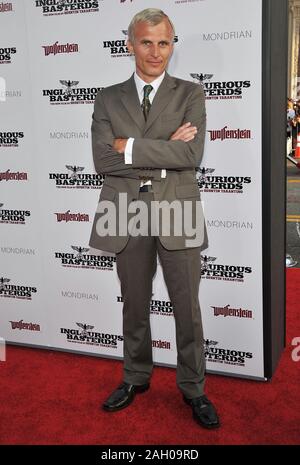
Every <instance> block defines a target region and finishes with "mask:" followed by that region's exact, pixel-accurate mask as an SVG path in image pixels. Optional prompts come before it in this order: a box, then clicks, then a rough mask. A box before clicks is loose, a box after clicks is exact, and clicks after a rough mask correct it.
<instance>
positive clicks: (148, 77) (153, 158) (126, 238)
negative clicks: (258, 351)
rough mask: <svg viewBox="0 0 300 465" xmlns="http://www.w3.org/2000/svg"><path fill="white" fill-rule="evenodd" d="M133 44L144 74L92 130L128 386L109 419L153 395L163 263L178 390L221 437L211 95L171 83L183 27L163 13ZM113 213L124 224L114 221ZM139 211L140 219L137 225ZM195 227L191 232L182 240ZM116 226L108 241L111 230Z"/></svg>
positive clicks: (145, 21)
mask: <svg viewBox="0 0 300 465" xmlns="http://www.w3.org/2000/svg"><path fill="white" fill-rule="evenodd" d="M128 37H129V39H128V43H127V46H128V48H129V50H130V52H131V53H132V54H133V55H134V56H135V64H136V71H135V73H134V74H133V76H132V77H131V78H130V79H129V80H127V81H125V82H123V83H121V84H117V85H114V86H110V87H107V88H105V89H104V90H102V91H101V92H99V93H98V95H97V98H96V101H95V107H94V114H93V122H92V144H93V156H94V163H95V168H96V171H97V172H99V173H105V175H106V177H105V181H104V185H103V187H102V191H101V194H100V201H99V204H98V209H97V213H96V215H95V220H94V224H93V230H92V234H91V240H90V245H91V246H92V247H94V248H97V249H100V250H105V251H109V252H114V253H116V264H117V272H118V276H119V278H120V282H121V291H122V297H123V301H124V306H123V335H124V378H123V382H122V384H121V385H120V386H119V387H118V388H117V389H116V390H115V391H114V392H113V393H112V394H111V395H110V396H109V398H108V399H107V400H106V401H105V402H104V404H103V408H104V410H106V411H109V412H114V411H117V410H120V409H122V408H125V407H127V406H128V405H129V404H131V402H132V401H133V400H134V398H135V395H136V394H137V393H142V392H145V391H146V390H148V388H149V386H150V378H151V373H152V369H153V361H152V340H151V329H150V321H149V318H150V315H149V314H150V300H151V295H152V280H153V276H154V274H155V271H156V263H157V255H158V257H159V260H160V262H161V265H162V269H163V274H164V279H165V282H166V285H167V288H168V292H169V296H170V299H171V301H172V304H173V309H174V316H175V326H176V345H177V353H178V357H177V385H178V387H179V389H180V390H181V392H182V394H183V399H184V401H185V402H186V403H187V404H188V405H190V406H191V408H192V411H193V416H194V418H195V419H196V421H197V422H198V423H199V424H200V425H202V426H203V427H205V428H216V427H218V426H219V419H218V415H217V412H216V410H215V408H214V406H213V404H212V403H211V402H210V401H209V400H208V398H207V397H206V396H205V394H204V378H205V375H204V373H205V358H204V345H203V332H202V323H201V314H200V307H199V300H198V291H199V282H200V275H201V262H200V246H201V245H202V243H203V240H204V221H203V212H202V208H201V202H200V194H199V189H198V185H197V180H196V168H197V167H198V166H199V164H200V160H201V158H202V154H203V146H204V137H205V127H206V112H205V99H204V92H203V89H202V87H201V86H199V85H197V84H194V83H192V82H188V81H183V80H181V79H177V78H174V77H171V76H169V75H168V74H167V73H166V67H167V64H168V61H169V58H170V57H171V54H172V51H173V42H174V27H173V24H172V22H171V21H170V19H169V17H168V16H167V15H166V14H165V13H164V12H162V11H161V10H157V9H152V8H151V9H146V10H143V11H141V12H140V13H138V14H136V15H135V16H134V18H133V19H132V21H131V23H130V25H129V29H128ZM174 202H175V203H174ZM187 204H189V207H187ZM110 205H112V206H113V207H114V208H113V209H112V212H113V215H115V218H112V217H111V216H112V214H110V215H109V214H108V213H109V206H110ZM136 205H138V206H139V208H140V212H141V213H142V214H141V216H138V215H136V216H134V215H133V213H134V208H135V206H136ZM153 205H156V208H157V205H160V206H162V205H164V206H167V207H166V209H165V211H163V210H164V209H163V208H162V209H161V211H162V216H163V217H164V213H166V211H167V212H168V213H170V215H169V224H168V226H169V228H167V231H168V232H167V233H165V230H164V225H163V224H160V220H159V218H160V217H159V215H157V209H156V210H155V208H154V209H152V207H153ZM170 205H173V206H174V211H173V215H172V211H171V210H172V209H170V208H169V210H168V206H169V207H170ZM143 206H145V207H146V208H142V207H143ZM158 209H159V208H158ZM176 209H177V210H176ZM155 212H156V213H155ZM178 212H179V213H180V214H178ZM125 213H126V215H125ZM137 216H138V218H137ZM186 220H188V222H189V228H181V232H180V233H178V227H179V226H183V223H184V225H185V226H186ZM110 222H111V226H112V228H111V230H110V231H107V230H106V229H105V224H106V225H107V224H108V223H110ZM162 223H163V220H162ZM141 224H142V226H141ZM124 226H125V228H124ZM153 226H154V227H153Z"/></svg>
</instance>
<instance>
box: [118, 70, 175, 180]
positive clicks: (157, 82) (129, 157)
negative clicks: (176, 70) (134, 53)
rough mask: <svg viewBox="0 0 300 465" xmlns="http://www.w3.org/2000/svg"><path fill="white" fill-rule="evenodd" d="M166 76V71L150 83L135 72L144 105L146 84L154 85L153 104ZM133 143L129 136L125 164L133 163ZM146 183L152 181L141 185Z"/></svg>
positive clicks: (162, 174)
mask: <svg viewBox="0 0 300 465" xmlns="http://www.w3.org/2000/svg"><path fill="white" fill-rule="evenodd" d="M164 77H165V71H164V72H163V74H161V75H160V76H159V77H158V78H156V79H154V81H152V82H150V83H149V82H145V81H143V79H141V78H140V77H139V76H138V75H137V73H136V72H135V73H134V82H135V85H136V90H137V93H138V97H139V101H140V104H141V105H142V102H143V98H144V86H146V85H149V84H150V85H151V86H152V87H153V89H152V90H151V92H150V94H149V100H150V103H151V105H152V102H153V99H154V97H155V94H156V92H157V91H158V88H159V86H160V85H161V83H162V81H163V79H164ZM133 143H134V138H133V137H129V139H128V140H127V143H126V147H125V152H124V159H125V164H126V165H127V164H128V165H129V164H132V147H133ZM161 177H162V178H165V177H166V170H165V169H162V170H161ZM144 184H151V181H146V182H142V183H141V186H142V185H144Z"/></svg>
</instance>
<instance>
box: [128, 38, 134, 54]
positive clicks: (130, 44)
mask: <svg viewBox="0 0 300 465" xmlns="http://www.w3.org/2000/svg"><path fill="white" fill-rule="evenodd" d="M126 46H127V48H128V50H129V52H130V53H131V54H132V55H134V51H133V45H132V43H131V42H130V40H127V43H126Z"/></svg>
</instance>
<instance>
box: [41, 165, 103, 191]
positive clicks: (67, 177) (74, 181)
mask: <svg viewBox="0 0 300 465" xmlns="http://www.w3.org/2000/svg"><path fill="white" fill-rule="evenodd" d="M65 166H66V168H67V169H68V170H69V173H49V179H51V180H52V181H55V186H56V187H57V188H64V189H99V188H100V187H102V184H103V182H104V176H103V174H96V173H82V171H83V170H84V167H83V166H76V165H65Z"/></svg>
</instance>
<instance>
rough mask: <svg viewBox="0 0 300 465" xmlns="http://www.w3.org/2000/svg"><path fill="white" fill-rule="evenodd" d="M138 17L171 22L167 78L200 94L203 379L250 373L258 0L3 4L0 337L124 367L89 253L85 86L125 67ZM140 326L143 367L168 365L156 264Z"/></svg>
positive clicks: (255, 283)
mask: <svg viewBox="0 0 300 465" xmlns="http://www.w3.org/2000/svg"><path fill="white" fill-rule="evenodd" d="M147 7H158V8H162V9H164V11H165V12H166V13H167V14H168V15H169V16H170V17H171V19H172V20H173V22H174V24H175V28H176V35H177V39H178V40H177V42H176V44H175V51H174V54H173V57H172V60H171V62H170V66H169V73H170V74H171V75H174V76H177V77H179V78H182V79H186V80H194V81H195V82H197V83H198V84H199V85H203V86H204V90H205V92H206V97H207V101H206V105H207V117H208V118H207V136H206V143H205V153H204V158H203V162H202V164H201V171H200V172H199V188H200V190H201V192H202V200H203V205H204V210H205V216H206V222H207V229H208V236H209V247H208V248H207V249H206V250H204V251H203V252H202V258H203V279H202V281H201V286H200V303H201V309H202V318H203V324H204V333H205V348H206V357H207V370H208V371H214V372H218V373H227V374H235V375H238V376H248V377H257V378H263V325H262V317H263V308H262V225H261V223H262V209H261V203H262V201H261V184H262V179H261V71H262V70H261V40H262V37H261V32H262V0H252V1H251V2H249V1H248V0H177V1H176V0H165V1H162V0H160V1H159V0H157V1H152V0H133V1H130V0H125V1H120V0H90V1H79V0H78V1H77V0H66V1H59V0H43V1H40V0H36V1H34V0H26V1H24V0H13V1H11V2H3V3H2V5H1V3H0V78H1V77H2V78H4V79H5V81H6V92H5V99H3V98H2V99H1V98H0V179H1V181H0V205H1V206H0V223H1V225H0V230H1V244H0V264H1V267H0V306H1V311H0V336H1V337H4V338H5V339H6V340H7V341H13V342H18V343H24V344H30V345H37V346H46V347H53V348H60V349H65V350H73V351H80V352H86V353H93V354H98V355H102V356H108V357H118V358H120V357H122V352H123V342H122V302H121V293H120V285H119V281H118V278H117V274H116V269H115V257H114V256H113V255H111V254H108V253H106V252H103V253H102V254H101V255H100V256H99V257H94V256H93V255H91V253H90V251H89V250H88V241H89V236H90V230H91V225H92V220H93V215H94V211H95V208H96V205H97V201H98V197H99V193H100V189H101V185H102V183H103V177H102V176H101V175H97V174H95V171H94V167H93V161H92V152H91V135H90V125H91V116H92V111H93V103H94V99H95V96H96V93H97V91H98V90H99V89H100V90H101V88H103V87H106V86H109V85H111V84H114V83H117V82H121V81H123V80H125V79H127V78H128V77H129V76H130V75H131V73H132V72H133V70H134V62H133V58H132V57H130V56H128V51H127V50H126V46H125V42H126V32H127V27H128V24H129V22H130V19H131V18H132V16H133V15H134V14H135V13H136V12H137V11H140V10H142V9H143V8H147ZM0 82H1V79H0ZM2 100H4V101H2ZM78 256H80V257H81V259H79V260H78ZM151 325H152V338H153V352H154V360H155V361H156V362H157V363H161V364H167V365H169V366H175V365H176V343H175V330H174V319H173V313H172V304H171V302H170V301H169V297H168V293H167V290H166V288H165V285H164V282H163V278H162V273H161V269H160V267H158V271H157V275H156V277H155V280H154V287H153V300H152V303H151Z"/></svg>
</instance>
